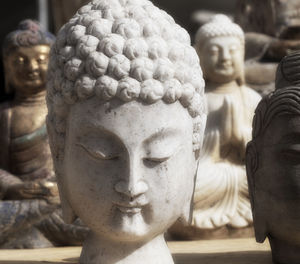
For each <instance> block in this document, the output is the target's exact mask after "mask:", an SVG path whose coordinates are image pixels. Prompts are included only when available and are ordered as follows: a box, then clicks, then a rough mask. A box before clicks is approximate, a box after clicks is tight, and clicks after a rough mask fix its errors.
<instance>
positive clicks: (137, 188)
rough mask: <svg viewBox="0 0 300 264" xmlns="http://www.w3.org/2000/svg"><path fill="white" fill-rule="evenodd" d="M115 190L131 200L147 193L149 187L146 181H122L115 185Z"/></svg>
mask: <svg viewBox="0 0 300 264" xmlns="http://www.w3.org/2000/svg"><path fill="white" fill-rule="evenodd" d="M115 190H116V192H118V193H121V194H124V195H125V196H127V197H129V198H135V197H138V196H140V195H142V194H144V193H146V192H147V191H148V185H147V183H145V182H144V181H137V182H132V181H124V180H121V181H119V182H117V184H116V185H115Z"/></svg>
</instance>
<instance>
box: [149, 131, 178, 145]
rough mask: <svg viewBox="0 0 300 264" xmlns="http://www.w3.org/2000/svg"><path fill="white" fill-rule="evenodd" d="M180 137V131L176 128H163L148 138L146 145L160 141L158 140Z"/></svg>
mask: <svg viewBox="0 0 300 264" xmlns="http://www.w3.org/2000/svg"><path fill="white" fill-rule="evenodd" d="M176 136H178V137H180V130H179V129H176V128H161V129H160V130H159V131H157V132H155V133H154V134H152V135H151V136H149V137H148V138H146V139H145V140H144V142H143V143H144V144H150V143H151V142H153V141H155V140H158V139H163V138H168V137H176Z"/></svg>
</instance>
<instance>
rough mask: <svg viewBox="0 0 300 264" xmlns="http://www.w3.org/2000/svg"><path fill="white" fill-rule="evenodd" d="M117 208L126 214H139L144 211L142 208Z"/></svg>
mask: <svg viewBox="0 0 300 264" xmlns="http://www.w3.org/2000/svg"><path fill="white" fill-rule="evenodd" d="M117 208H118V209H119V210H120V211H121V212H122V213H126V214H137V213H140V212H141V211H142V207H123V206H117Z"/></svg>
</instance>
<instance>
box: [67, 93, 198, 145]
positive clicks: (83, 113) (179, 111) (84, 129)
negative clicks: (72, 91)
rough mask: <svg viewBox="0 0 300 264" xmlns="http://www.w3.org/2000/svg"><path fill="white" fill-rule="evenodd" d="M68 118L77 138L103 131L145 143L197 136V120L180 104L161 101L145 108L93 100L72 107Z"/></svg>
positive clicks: (115, 100) (132, 104)
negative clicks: (159, 135)
mask: <svg viewBox="0 0 300 264" xmlns="http://www.w3.org/2000/svg"><path fill="white" fill-rule="evenodd" d="M68 118H69V120H68V124H69V126H68V131H72V132H71V133H73V134H74V133H75V134H77V135H75V136H84V135H86V134H89V133H90V132H93V133H94V132H97V131H101V130H105V131H106V132H111V133H113V134H115V135H117V136H118V137H119V138H125V139H129V138H133V139H134V140H144V139H146V138H148V137H151V135H153V134H157V133H159V132H163V133H165V134H166V135H167V134H168V133H169V132H170V133H173V132H176V133H177V134H179V135H181V136H187V137H192V134H193V120H192V118H191V116H190V115H189V113H188V111H187V110H186V109H185V108H183V107H182V106H181V104H180V103H179V102H175V103H173V104H166V103H164V102H163V101H162V100H159V101H157V102H156V103H154V104H144V103H141V102H138V101H131V102H125V103H124V102H122V101H120V100H118V99H113V100H111V101H109V102H107V103H103V102H99V99H98V98H91V99H89V100H86V101H82V102H80V103H76V104H75V105H74V106H72V108H71V111H70V114H69V117H68ZM172 131H173V132H172Z"/></svg>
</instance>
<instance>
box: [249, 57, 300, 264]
mask: <svg viewBox="0 0 300 264" xmlns="http://www.w3.org/2000/svg"><path fill="white" fill-rule="evenodd" d="M299 69H300V53H294V54H291V55H290V56H287V57H285V58H284V59H283V61H282V62H281V64H280V65H279V67H278V71H277V80H276V90H275V92H273V93H271V94H269V95H268V96H266V97H265V98H264V99H263V100H262V101H261V103H260V104H259V105H258V107H257V109H256V112H255V118H254V122H253V139H252V141H251V142H250V143H249V144H248V146H247V154H246V160H247V176H248V183H249V192H250V198H251V204H252V210H253V220H254V227H255V234H256V240H257V241H258V242H263V241H264V240H265V239H266V237H268V239H269V241H270V245H271V248H272V255H273V261H274V263H280V264H298V263H299V260H300V231H299V230H300V224H299V223H300V210H299V209H300V198H299V192H300V184H299V165H300V148H299V145H300V144H299V143H300V137H299V134H300V85H299V84H300V78H299Z"/></svg>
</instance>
